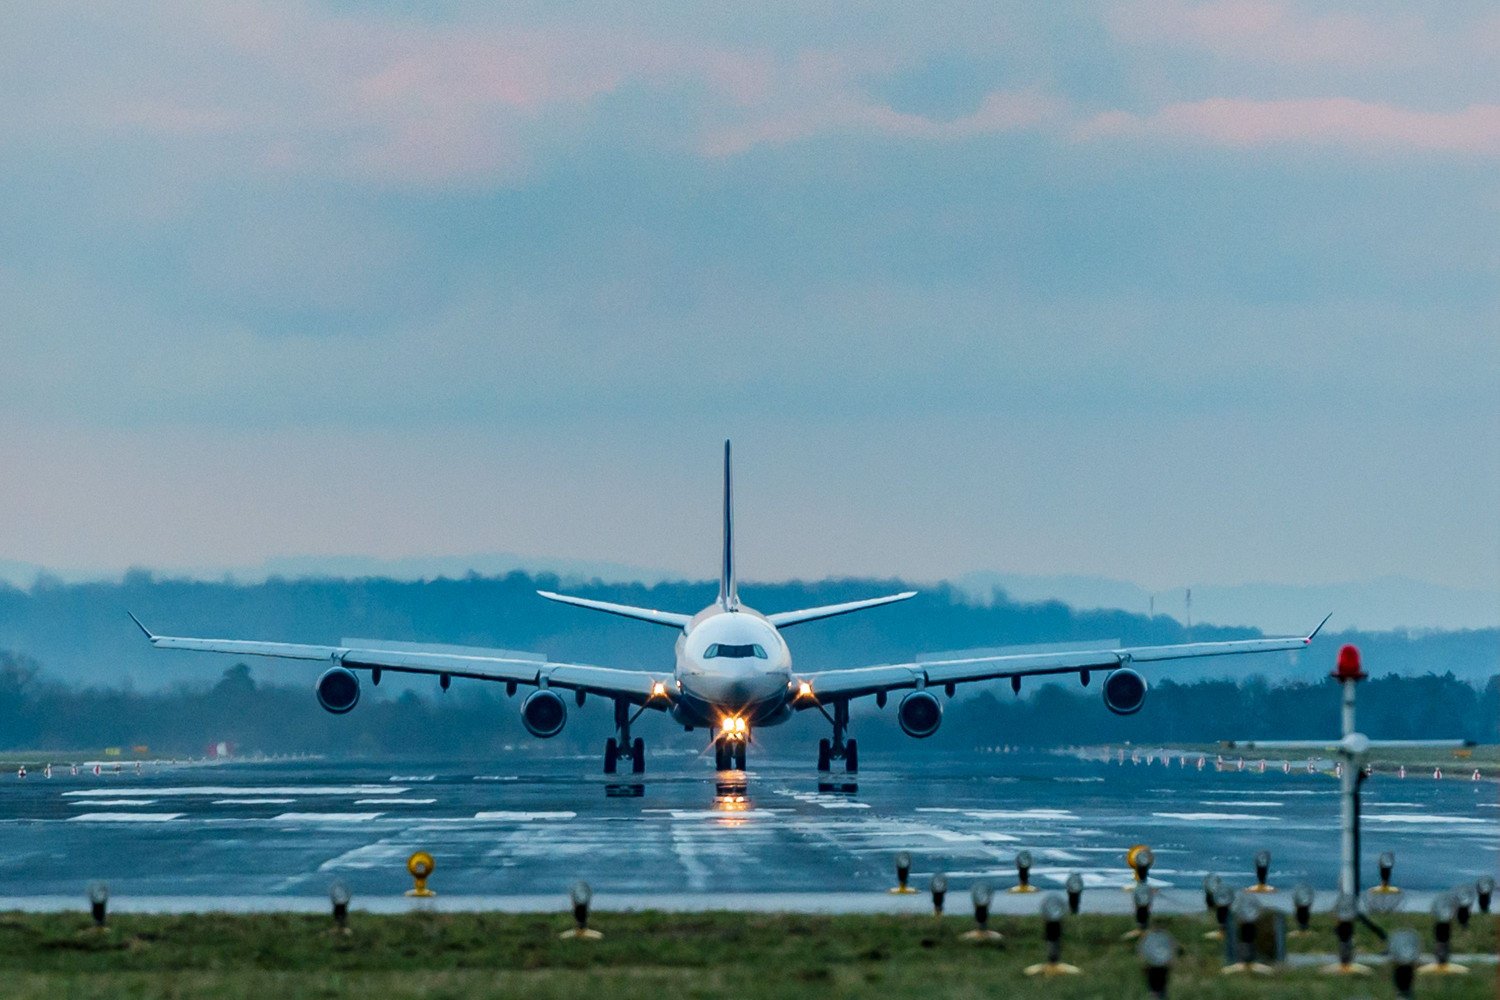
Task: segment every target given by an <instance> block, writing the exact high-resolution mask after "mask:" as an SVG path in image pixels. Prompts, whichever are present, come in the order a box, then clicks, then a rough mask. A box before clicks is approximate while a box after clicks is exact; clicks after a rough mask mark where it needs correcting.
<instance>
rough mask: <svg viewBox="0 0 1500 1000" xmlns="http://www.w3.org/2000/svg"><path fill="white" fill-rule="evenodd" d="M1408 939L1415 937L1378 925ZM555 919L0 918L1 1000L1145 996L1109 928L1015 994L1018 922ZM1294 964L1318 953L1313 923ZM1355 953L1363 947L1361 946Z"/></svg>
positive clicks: (1484, 941) (1037, 949) (1427, 992)
mask: <svg viewBox="0 0 1500 1000" xmlns="http://www.w3.org/2000/svg"><path fill="white" fill-rule="evenodd" d="M1401 922H1406V923H1408V924H1409V925H1410V926H1413V927H1416V928H1417V929H1418V930H1419V931H1420V932H1422V933H1424V934H1425V933H1426V931H1427V926H1426V921H1425V920H1423V919H1420V918H1415V917H1406V918H1392V923H1393V924H1398V923H1401ZM567 926H568V920H567V918H566V917H565V916H564V915H563V914H561V913H559V914H555V915H554V914H517V915H510V914H481V913H463V914H436V913H412V914H409V915H403V916H371V915H367V914H360V913H355V914H354V915H353V917H352V918H351V927H352V928H353V933H352V934H350V935H348V936H340V935H335V934H331V933H329V928H330V923H329V921H328V920H327V919H325V918H320V917H314V916H296V915H287V914H265V915H254V916H226V915H222V914H213V915H204V916H130V915H121V916H118V917H115V918H114V919H112V920H111V926H110V929H109V930H108V931H107V932H104V933H99V932H97V931H94V930H93V929H92V928H91V927H90V925H89V921H88V919H87V917H86V916H85V915H83V914H81V913H80V914H48V915H30V914H25V915H23V914H8V915H5V916H3V917H0V981H3V982H4V984H5V988H4V995H5V996H6V997H7V998H42V997H47V998H53V997H99V998H112V997H215V998H238V997H246V998H248V997H275V998H276V1000H294V998H301V997H320V998H323V997H345V996H349V997H397V998H406V997H411V998H417V997H420V998H428V1000H433V998H448V997H452V998H459V997H464V998H468V997H527V998H550V997H577V996H592V997H597V998H600V1000H604V998H609V1000H616V998H621V1000H624V998H635V997H643V998H651V1000H668V998H676V997H705V998H715V1000H722V998H726V997H732V998H734V1000H743V998H756V997H785V998H798V1000H806V998H808V997H811V996H825V995H833V996H848V997H880V998H881V1000H896V998H900V997H921V998H929V997H936V996H941V997H1017V998H1027V997H1060V998H1061V997H1073V998H1081V997H1109V998H1112V1000H1123V998H1129V997H1143V996H1146V990H1145V985H1144V981H1143V979H1142V976H1141V974H1140V970H1139V967H1138V965H1137V963H1136V959H1135V954H1134V945H1133V943H1130V942H1123V941H1121V940H1120V936H1121V934H1122V933H1123V932H1124V931H1125V930H1127V929H1128V928H1129V926H1130V921H1129V920H1128V919H1126V918H1111V917H1093V916H1084V917H1080V918H1077V919H1070V920H1069V921H1068V923H1067V924H1066V927H1065V931H1064V946H1063V957H1064V959H1065V960H1069V961H1071V962H1073V963H1074V964H1077V965H1080V966H1082V967H1083V969H1084V972H1085V974H1084V975H1083V976H1080V977H1075V978H1071V979H1052V980H1046V981H1042V980H1031V979H1028V978H1026V977H1025V976H1024V975H1023V974H1022V971H1021V970H1022V969H1023V968H1024V967H1025V966H1026V965H1028V964H1030V963H1032V962H1035V961H1038V960H1039V959H1040V958H1041V954H1042V944H1041V934H1040V931H1041V927H1040V923H1039V921H1037V920H1035V919H1028V920H1021V919H1012V918H1006V919H1000V920H997V921H995V922H994V924H993V926H994V927H995V928H996V929H998V930H1000V931H1002V932H1003V933H1004V934H1005V935H1006V944H1005V947H1004V948H1003V949H998V948H995V947H980V946H974V945H970V944H967V943H965V942H963V941H961V940H959V937H958V935H959V934H960V933H961V932H962V931H963V930H965V929H966V927H967V926H968V922H967V921H966V920H964V919H962V918H959V917H950V918H947V919H945V920H943V921H941V922H939V921H936V920H933V919H931V918H924V917H909V916H907V917H902V916H839V917H815V916H796V915H769V914H747V915H745V914H734V913H703V914H664V913H631V914H623V913H620V914H616V913H604V914H599V915H598V916H597V917H596V919H595V926H597V927H598V928H599V929H600V930H602V931H604V932H605V937H604V939H603V940H601V941H570V940H569V941H565V940H559V939H558V937H557V933H558V931H560V930H562V929H564V928H566V927H567ZM1159 926H1160V927H1161V928H1162V929H1164V930H1168V931H1170V932H1171V933H1172V934H1173V935H1174V936H1175V937H1176V938H1177V940H1178V942H1179V943H1180V944H1182V945H1183V946H1184V947H1185V949H1186V953H1185V954H1184V955H1183V957H1182V958H1181V959H1180V960H1179V962H1178V964H1177V967H1176V969H1175V971H1174V974H1173V980H1172V981H1173V989H1172V995H1173V996H1174V997H1195V998H1196V997H1204V998H1210V1000H1214V998H1224V1000H1229V998H1238V997H1277V998H1296V1000H1320V998H1338V1000H1344V998H1346V997H1351V996H1369V997H1389V996H1393V995H1394V994H1393V990H1392V988H1391V985H1390V979H1389V973H1388V972H1387V971H1386V970H1384V969H1380V968H1377V970H1376V973H1375V975H1374V976H1372V977H1370V978H1369V979H1368V980H1365V981H1364V982H1362V983H1359V984H1355V983H1354V982H1352V981H1348V980H1342V979H1335V978H1332V977H1326V976H1321V975H1319V974H1317V973H1316V972H1313V971H1279V972H1277V973H1276V974H1275V975H1274V976H1270V977H1265V978H1257V979H1255V980H1254V981H1246V980H1244V979H1243V978H1230V977H1221V976H1220V975H1219V965H1220V962H1221V958H1220V956H1221V954H1222V952H1221V951H1220V947H1221V946H1220V945H1219V944H1217V943H1211V942H1206V941H1204V940H1203V938H1202V935H1203V932H1204V931H1205V930H1207V929H1209V926H1210V925H1209V923H1208V922H1207V921H1206V920H1204V919H1200V918H1189V917H1177V918H1162V919H1161V920H1160V921H1159ZM1314 927H1315V931H1316V933H1315V935H1314V936H1312V937H1310V938H1301V939H1294V940H1293V941H1292V942H1291V944H1292V946H1293V948H1294V950H1302V951H1331V950H1332V948H1333V935H1332V932H1331V929H1330V927H1329V925H1328V923H1327V920H1326V918H1325V919H1322V920H1320V921H1318V922H1316V923H1315V925H1314ZM1495 932H1496V924H1495V921H1494V919H1493V917H1476V919H1475V920H1474V921H1473V923H1472V924H1471V926H1470V928H1469V930H1468V931H1466V932H1461V933H1459V934H1458V935H1457V937H1456V939H1455V942H1454V944H1455V950H1457V951H1491V952H1492V951H1494V948H1495ZM1361 947H1362V948H1364V949H1371V950H1373V949H1374V947H1375V942H1374V938H1373V937H1371V936H1369V935H1368V934H1367V933H1366V932H1361ZM1421 987H1422V988H1421V989H1420V991H1419V994H1418V995H1419V996H1422V997H1429V996H1431V997H1452V998H1469V997H1472V998H1476V1000H1478V998H1492V997H1494V996H1496V980H1495V970H1494V968H1493V967H1492V966H1487V967H1479V968H1476V969H1475V970H1474V972H1473V973H1472V974H1471V975H1469V976H1467V977H1463V978H1451V979H1447V980H1443V981H1441V982H1436V981H1434V982H1425V981H1424V982H1423V983H1422V984H1421Z"/></svg>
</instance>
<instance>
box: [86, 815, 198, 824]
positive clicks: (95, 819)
mask: <svg viewBox="0 0 1500 1000" xmlns="http://www.w3.org/2000/svg"><path fill="white" fill-rule="evenodd" d="M182 815H183V814H182V813H79V814H78V815H77V816H74V817H71V820H70V821H71V822H74V823H165V822H167V821H168V820H174V819H180V818H181V817H182Z"/></svg>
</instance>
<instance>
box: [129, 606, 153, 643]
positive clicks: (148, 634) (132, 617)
mask: <svg viewBox="0 0 1500 1000" xmlns="http://www.w3.org/2000/svg"><path fill="white" fill-rule="evenodd" d="M125 613H126V614H127V615H130V620H131V621H133V622H135V627H136V628H138V629H140V630H141V631H142V632H144V633H145V635H146V638H147V639H150V640H151V641H152V642H155V641H156V636H154V635H152V634H151V630H150V629H149V628H147V627H146V626H144V625H142V624H141V620H140V619H139V618H137V617H136V616H135V615H134V614H133V613H131V612H129V611H127V612H125Z"/></svg>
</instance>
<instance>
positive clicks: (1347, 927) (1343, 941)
mask: <svg viewBox="0 0 1500 1000" xmlns="http://www.w3.org/2000/svg"><path fill="white" fill-rule="evenodd" d="M1333 919H1334V927H1333V933H1334V934H1335V935H1336V936H1337V937H1338V940H1339V960H1338V961H1337V962H1334V963H1333V964H1332V965H1325V966H1323V968H1322V969H1321V970H1319V971H1321V972H1325V973H1328V974H1329V975H1335V976H1368V975H1369V974H1370V967H1369V966H1367V965H1360V964H1359V963H1358V962H1356V961H1355V960H1354V921H1355V920H1357V919H1359V903H1358V901H1357V900H1356V899H1355V898H1354V897H1353V896H1351V895H1349V894H1348V893H1346V892H1341V893H1339V898H1338V900H1337V901H1336V902H1335V903H1334V904H1333Z"/></svg>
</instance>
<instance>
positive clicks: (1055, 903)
mask: <svg viewBox="0 0 1500 1000" xmlns="http://www.w3.org/2000/svg"><path fill="white" fill-rule="evenodd" d="M1067 912H1068V904H1067V903H1066V902H1064V901H1063V898H1062V896H1060V895H1058V894H1057V893H1055V892H1049V893H1048V894H1047V895H1046V897H1044V898H1043V899H1042V939H1043V940H1044V941H1045V942H1046V943H1047V960H1046V961H1045V962H1038V963H1036V964H1035V965H1028V966H1027V967H1026V969H1025V973H1026V975H1028V976H1049V977H1050V976H1076V975H1079V974H1080V973H1081V972H1082V971H1083V970H1081V969H1079V968H1078V966H1076V965H1069V964H1067V963H1066V962H1064V961H1063V960H1062V923H1063V916H1064V914H1066V913H1067Z"/></svg>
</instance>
